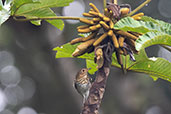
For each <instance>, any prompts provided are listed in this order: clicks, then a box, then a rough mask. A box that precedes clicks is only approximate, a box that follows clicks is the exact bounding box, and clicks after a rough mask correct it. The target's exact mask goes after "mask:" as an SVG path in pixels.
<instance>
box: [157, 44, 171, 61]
mask: <svg viewBox="0 0 171 114" xmlns="http://www.w3.org/2000/svg"><path fill="white" fill-rule="evenodd" d="M158 56H159V57H163V58H165V59H167V60H168V61H170V62H171V58H170V57H171V53H170V52H169V51H168V50H166V49H164V48H162V47H160V49H159V51H158Z"/></svg>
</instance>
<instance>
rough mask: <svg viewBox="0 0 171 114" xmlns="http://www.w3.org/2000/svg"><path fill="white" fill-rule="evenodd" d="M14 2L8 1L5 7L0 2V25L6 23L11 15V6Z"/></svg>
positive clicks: (0, 1)
mask: <svg viewBox="0 0 171 114" xmlns="http://www.w3.org/2000/svg"><path fill="white" fill-rule="evenodd" d="M11 2H12V0H6V1H5V3H4V5H3V3H2V0H0V25H1V24H2V23H4V22H5V21H6V20H7V19H8V18H9V17H10V14H11V11H10V4H11Z"/></svg>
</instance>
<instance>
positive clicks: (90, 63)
mask: <svg viewBox="0 0 171 114" xmlns="http://www.w3.org/2000/svg"><path fill="white" fill-rule="evenodd" d="M86 66H87V68H91V69H90V70H89V71H88V72H89V73H90V74H94V73H95V72H96V71H97V70H98V69H97V64H96V63H94V61H93V60H89V59H86Z"/></svg>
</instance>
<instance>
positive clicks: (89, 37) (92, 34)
mask: <svg viewBox="0 0 171 114" xmlns="http://www.w3.org/2000/svg"><path fill="white" fill-rule="evenodd" d="M96 34H97V32H93V33H91V34H90V35H89V36H87V37H84V38H82V41H83V42H84V41H87V40H90V39H92V38H95V36H96Z"/></svg>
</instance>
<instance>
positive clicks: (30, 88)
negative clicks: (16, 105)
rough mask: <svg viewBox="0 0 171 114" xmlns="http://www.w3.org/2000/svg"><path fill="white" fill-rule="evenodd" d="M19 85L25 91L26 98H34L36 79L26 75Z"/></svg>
mask: <svg viewBox="0 0 171 114" xmlns="http://www.w3.org/2000/svg"><path fill="white" fill-rule="evenodd" d="M19 86H20V87H21V88H22V90H23V92H24V100H28V99H30V98H32V96H33V95H34V93H35V90H36V87H35V83H34V81H33V80H32V79H31V78H29V77H24V78H23V79H22V80H21V82H20V83H19Z"/></svg>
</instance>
